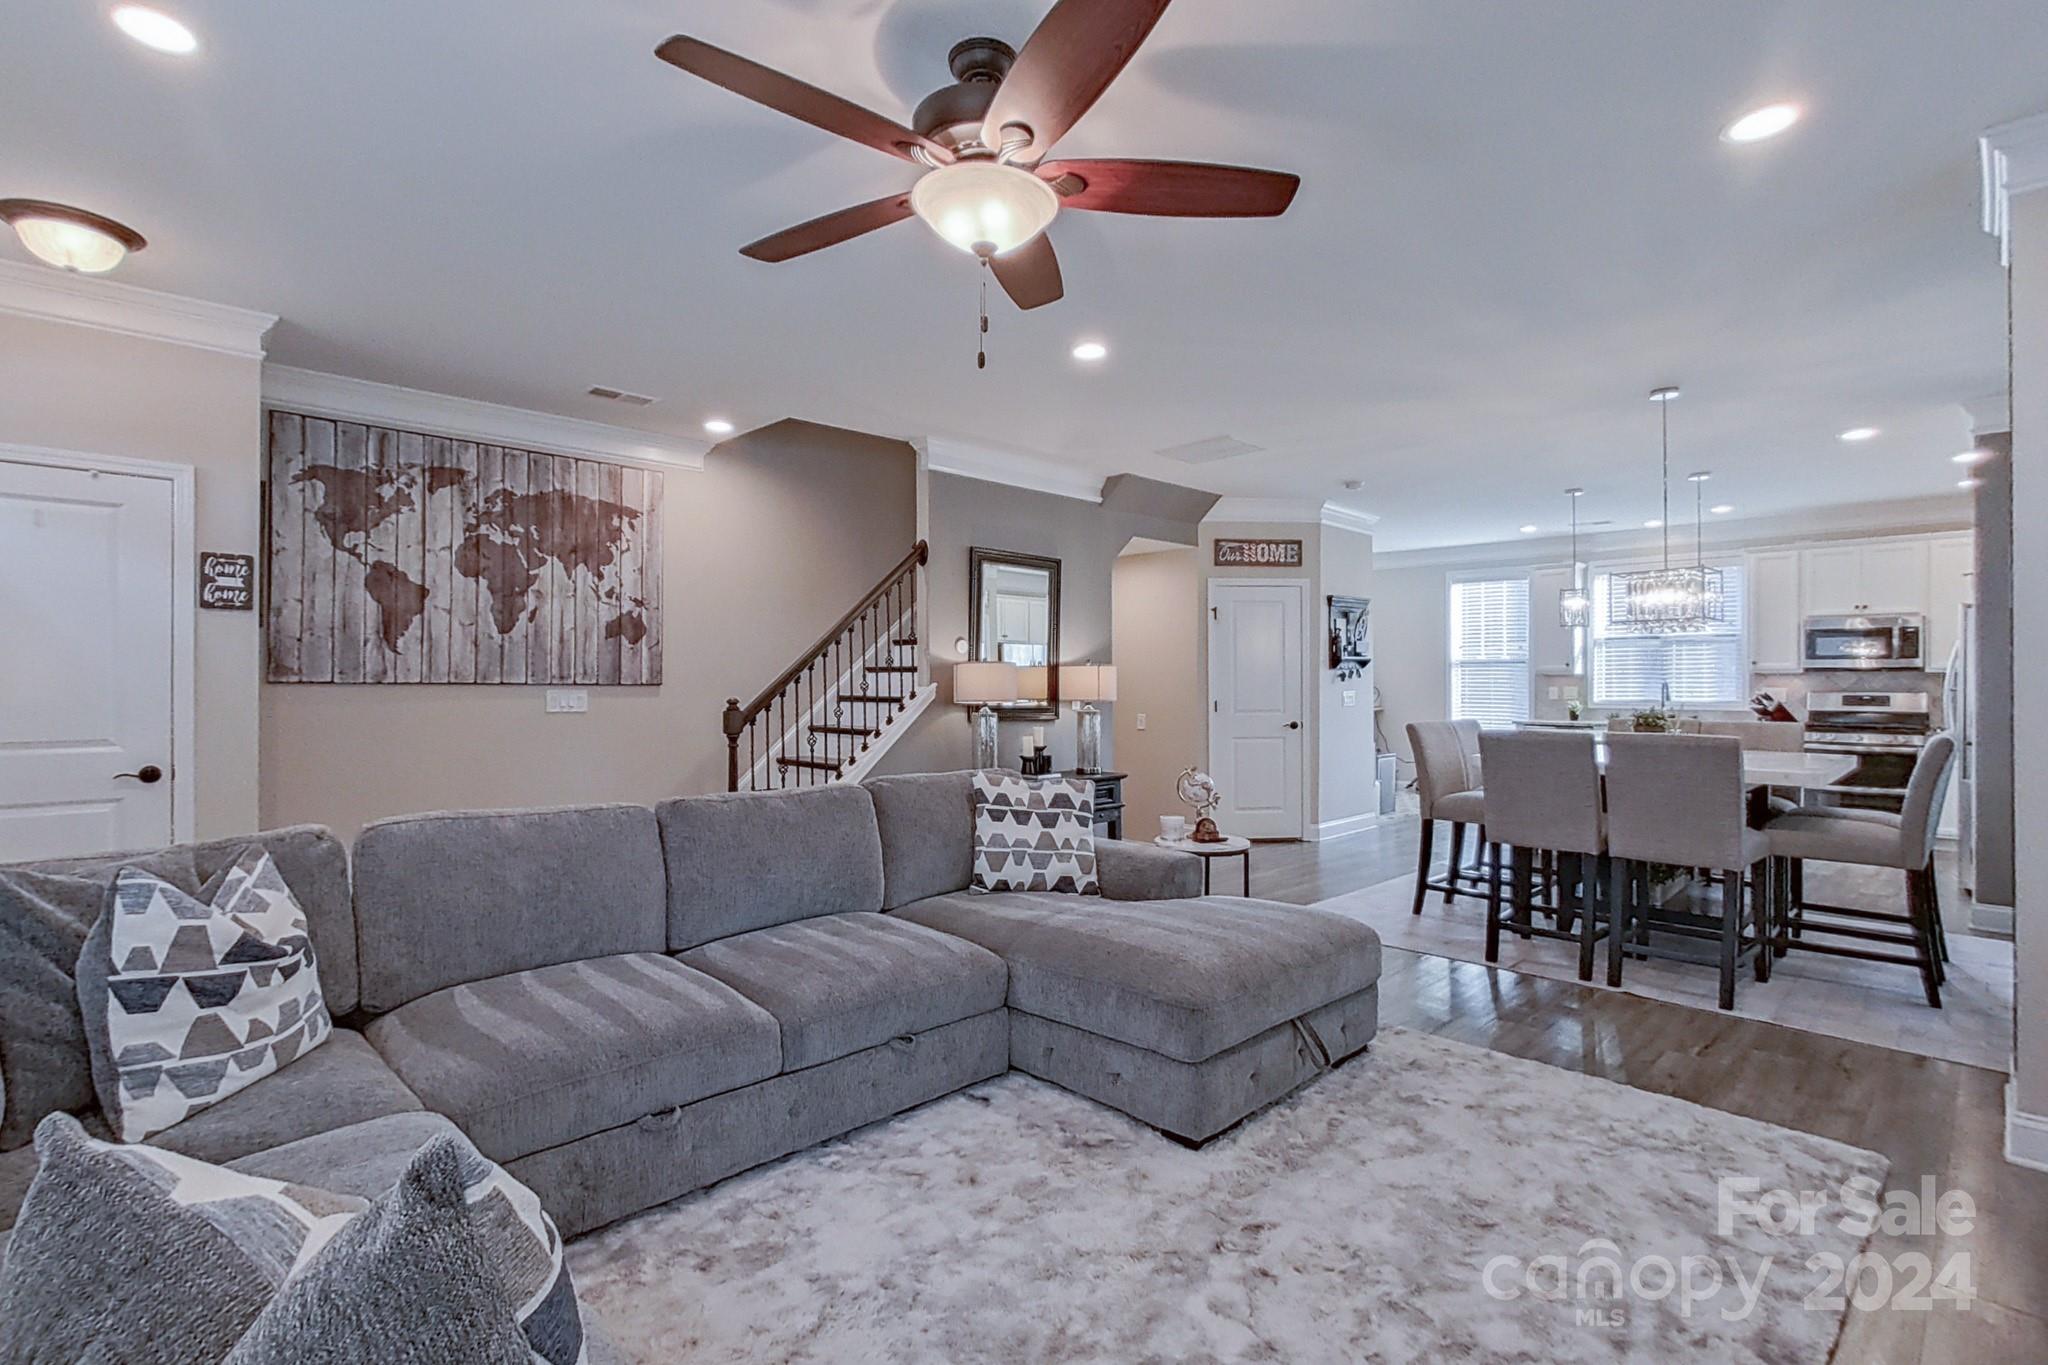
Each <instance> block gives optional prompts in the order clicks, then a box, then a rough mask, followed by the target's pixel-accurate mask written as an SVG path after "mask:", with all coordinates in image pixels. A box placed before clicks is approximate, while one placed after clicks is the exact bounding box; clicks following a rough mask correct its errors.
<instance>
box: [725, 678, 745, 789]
mask: <svg viewBox="0 0 2048 1365" xmlns="http://www.w3.org/2000/svg"><path fill="white" fill-rule="evenodd" d="M746 728H747V718H746V713H745V712H743V711H741V710H740V699H739V698H738V697H727V698H726V699H725V789H726V790H727V791H729V792H736V791H738V790H739V789H740V731H742V730H744V729H746Z"/></svg>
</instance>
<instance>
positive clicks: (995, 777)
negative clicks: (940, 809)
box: [970, 772, 1102, 896]
mask: <svg viewBox="0 0 2048 1365" xmlns="http://www.w3.org/2000/svg"><path fill="white" fill-rule="evenodd" d="M970 886H971V888H972V889H973V890H975V891H1063V892H1068V893H1070V894H1074V895H1082V896H1099V895H1101V894H1102V883H1101V882H1100V881H1099V880H1097V878H1096V875H1095V787H1094V784H1093V783H1089V782H1080V781H1076V780H1074V779H1072V778H1049V779H1047V778H1042V779H1032V778H1024V777H1011V776H1009V775H1008V774H1005V773H990V772H978V773H976V774H975V775H974V880H973V881H972V882H971V883H970Z"/></svg>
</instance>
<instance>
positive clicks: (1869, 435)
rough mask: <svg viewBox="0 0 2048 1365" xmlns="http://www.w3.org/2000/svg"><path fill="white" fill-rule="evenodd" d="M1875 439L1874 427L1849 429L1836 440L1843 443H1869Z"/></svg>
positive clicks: (1875, 429) (1875, 430)
mask: <svg viewBox="0 0 2048 1365" xmlns="http://www.w3.org/2000/svg"><path fill="white" fill-rule="evenodd" d="M1876 437H1877V428H1876V427H1850V428H1849V429H1848V430H1847V431H1845V432H1843V433H1842V434H1841V435H1840V436H1839V437H1837V438H1836V439H1838V440H1843V441H1869V440H1874V439H1876Z"/></svg>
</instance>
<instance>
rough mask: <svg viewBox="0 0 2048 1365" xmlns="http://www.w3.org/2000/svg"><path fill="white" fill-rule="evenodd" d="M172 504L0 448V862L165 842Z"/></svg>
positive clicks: (137, 479) (126, 484)
mask: <svg viewBox="0 0 2048 1365" xmlns="http://www.w3.org/2000/svg"><path fill="white" fill-rule="evenodd" d="M176 515H177V507H176V501H175V489H174V486H173V484H172V482H171V481H170V480H169V479H165V478H151V477H146V476H143V475H137V474H123V473H110V472H106V471H92V470H85V469H67V468H60V467H56V466H50V465H41V464H25V463H18V462H15V461H12V460H8V459H5V458H0V642H4V643H0V862H10V861H18V860H23V859H29V858H48V857H63V856H68V855H72V854H84V853H98V852H106V851H108V850H110V849H116V848H145V847H150V846H154V845H160V844H168V843H170V842H172V840H173V826H172V786H173V780H174V779H173V773H172V697H173V673H172V671H173V667H174V654H173V645H174V638H175V635H176V631H175V616H174V603H175V594H176V591H177V589H176V587H175V586H174V582H175V579H176V577H177V576H176V574H175V573H174V564H173V555H174V553H175V548H176V543H177V538H176V521H175V517H176Z"/></svg>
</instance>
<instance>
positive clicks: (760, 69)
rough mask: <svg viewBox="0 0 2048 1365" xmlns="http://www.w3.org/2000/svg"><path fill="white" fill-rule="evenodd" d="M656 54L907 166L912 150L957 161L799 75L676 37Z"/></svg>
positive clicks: (936, 146)
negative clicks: (787, 74)
mask: <svg viewBox="0 0 2048 1365" xmlns="http://www.w3.org/2000/svg"><path fill="white" fill-rule="evenodd" d="M654 55H655V56H657V57H659V58H661V59H662V60H663V61H665V62H667V63H669V64H670V65H671V66H676V67H680V68H682V69H683V70H684V71H687V72H689V73H690V74H691V75H693V76H701V77H703V78H704V79H705V80H707V81H710V82H711V83H712V84H713V85H719V86H723V87H725V88H726V89H727V90H730V91H732V92H733V93H734V94H735V95H744V96H745V97H746V98H748V99H750V100H752V101H754V103H756V104H765V105H767V106H768V107H769V108H770V109H774V110H776V111H778V112H780V113H784V114H788V115H789V116H790V117H791V118H798V119H802V120H803V121H804V122H805V123H808V124H810V125H811V126H812V127H813V128H823V129H824V130H825V131H826V132H828V133H837V134H839V136H841V137H843V138H850V139H852V140H853V141H855V142H860V143H865V144H866V145H867V146H870V147H873V148H875V149H876V150H877V151H883V152H887V153H889V155H891V156H900V157H902V158H903V159H904V160H905V161H913V160H915V159H916V158H915V157H913V156H912V155H911V148H913V147H922V148H924V150H925V151H926V152H928V153H930V154H931V157H932V159H933V160H934V161H936V162H938V163H939V164H941V165H944V164H945V163H946V162H948V161H951V160H952V159H953V154H952V153H951V152H949V151H947V150H946V149H945V148H944V147H941V146H940V145H939V144H938V143H936V142H933V141H932V140H931V139H930V138H927V137H923V136H921V135H919V134H918V133H915V132H913V131H911V130H910V129H908V128H905V127H904V126H903V125H902V124H900V123H898V122H896V121H895V120H894V119H889V118H884V117H882V116H881V115H880V114H877V113H876V112H874V111H873V110H872V109H863V108H861V107H860V106H859V105H858V104H855V103H853V101H851V100H844V99H841V98H840V97H839V96H837V95H834V94H832V93H831V92H829V91H825V90H820V89H818V87H817V86H815V85H806V84H804V83H803V82H802V81H800V80H798V79H797V78H796V77H794V76H785V75H784V74H782V73H781V72H780V71H776V70H774V69H773V68H771V67H766V66H763V65H761V64H760V63H759V62H752V61H748V60H747V59H746V58H745V57H742V56H740V55H738V54H737V53H733V52H727V51H726V50H725V49H724V48H720V47H713V46H711V44H709V43H704V42H699V41H698V40H697V39H695V38H685V37H683V36H682V35H681V34H677V35H676V36H675V37H673V38H670V39H669V40H668V41H667V42H665V43H663V44H662V45H661V46H660V47H658V48H656V49H654Z"/></svg>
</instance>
